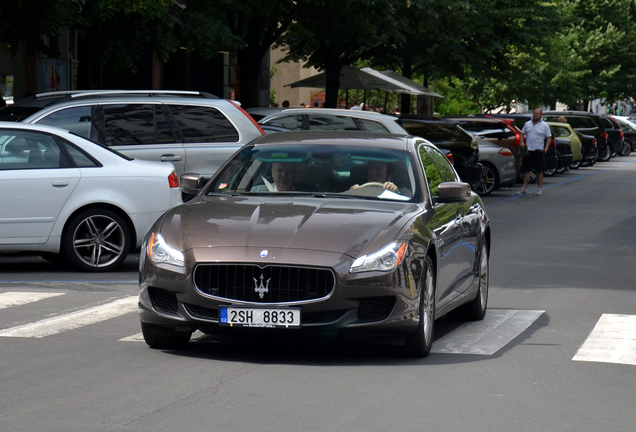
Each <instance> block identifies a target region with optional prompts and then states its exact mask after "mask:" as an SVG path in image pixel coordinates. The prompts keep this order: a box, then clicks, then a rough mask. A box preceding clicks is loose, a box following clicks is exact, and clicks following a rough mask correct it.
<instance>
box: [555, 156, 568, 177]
mask: <svg viewBox="0 0 636 432" xmlns="http://www.w3.org/2000/svg"><path fill="white" fill-rule="evenodd" d="M557 166H558V168H557V169H556V173H557V174H563V173H564V172H565V170H566V169H567V168H568V166H567V165H565V164H564V163H563V159H561V157H559V164H558V165H557Z"/></svg>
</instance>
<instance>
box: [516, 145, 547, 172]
mask: <svg viewBox="0 0 636 432" xmlns="http://www.w3.org/2000/svg"><path fill="white" fill-rule="evenodd" d="M544 156H545V153H544V152H543V150H534V151H531V152H528V155H527V156H524V157H523V160H522V161H521V170H520V171H519V173H520V174H524V173H527V172H529V171H532V168H534V172H537V173H542V172H543V171H545V158H544Z"/></svg>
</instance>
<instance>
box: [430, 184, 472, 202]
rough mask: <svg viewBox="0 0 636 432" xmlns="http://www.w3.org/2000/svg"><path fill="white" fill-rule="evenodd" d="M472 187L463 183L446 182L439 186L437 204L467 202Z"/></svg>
mask: <svg viewBox="0 0 636 432" xmlns="http://www.w3.org/2000/svg"><path fill="white" fill-rule="evenodd" d="M470 196H471V195H470V185H469V184H468V183H463V182H444V183H440V184H439V185H438V186H437V198H436V199H435V201H436V202H440V203H451V202H462V201H467V200H468V199H469V198H470Z"/></svg>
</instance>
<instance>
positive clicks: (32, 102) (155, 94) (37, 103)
mask: <svg viewBox="0 0 636 432" xmlns="http://www.w3.org/2000/svg"><path fill="white" fill-rule="evenodd" d="M105 98H113V99H120V98H132V99H135V100H136V99H139V98H142V99H145V98H170V99H172V98H196V99H220V98H219V97H217V96H215V95H213V94H211V93H206V92H195V91H181V90H72V91H62V92H49V93H38V94H35V95H31V96H27V97H25V98H22V99H20V100H19V101H16V102H15V104H14V105H18V106H33V107H42V108H44V107H47V106H51V105H56V104H59V103H63V102H70V101H85V100H86V101H87V100H96V99H97V100H102V99H105Z"/></svg>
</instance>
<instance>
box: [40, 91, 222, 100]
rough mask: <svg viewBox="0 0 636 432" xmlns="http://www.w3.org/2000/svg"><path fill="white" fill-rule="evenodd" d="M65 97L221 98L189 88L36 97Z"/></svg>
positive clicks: (49, 94)
mask: <svg viewBox="0 0 636 432" xmlns="http://www.w3.org/2000/svg"><path fill="white" fill-rule="evenodd" d="M55 96H58V97H63V96H68V97H70V98H72V99H75V98H83V97H94V96H148V97H153V96H182V97H201V98H206V99H220V98H219V97H218V96H215V95H213V94H212V93H207V92H198V91H187V90H71V91H59V92H48V93H38V94H36V95H35V98H36V99H37V98H45V97H55Z"/></svg>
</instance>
